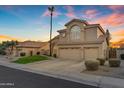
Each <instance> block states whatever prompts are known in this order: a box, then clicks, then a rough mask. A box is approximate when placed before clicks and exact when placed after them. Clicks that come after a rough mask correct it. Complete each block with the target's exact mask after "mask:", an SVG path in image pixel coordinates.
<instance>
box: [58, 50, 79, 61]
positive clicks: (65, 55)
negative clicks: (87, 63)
mask: <svg viewBox="0 0 124 93" xmlns="http://www.w3.org/2000/svg"><path fill="white" fill-rule="evenodd" d="M59 58H62V59H69V60H80V59H81V51H80V48H60V49H59Z"/></svg>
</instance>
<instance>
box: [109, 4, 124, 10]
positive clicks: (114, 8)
mask: <svg viewBox="0 0 124 93" xmlns="http://www.w3.org/2000/svg"><path fill="white" fill-rule="evenodd" d="M108 8H110V9H111V10H114V11H117V10H120V9H124V6H123V5H109V6H108Z"/></svg>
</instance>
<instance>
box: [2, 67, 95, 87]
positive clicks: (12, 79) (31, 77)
mask: <svg viewBox="0 0 124 93" xmlns="http://www.w3.org/2000/svg"><path fill="white" fill-rule="evenodd" d="M0 87H1V88H8V87H10V88H92V87H94V86H89V85H85V84H79V83H76V82H72V81H67V80H62V79H57V78H53V77H49V76H44V75H39V74H35V73H31V72H25V71H21V70H17V69H13V68H8V67H5V66H0Z"/></svg>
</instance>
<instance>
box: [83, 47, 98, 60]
mask: <svg viewBox="0 0 124 93" xmlns="http://www.w3.org/2000/svg"><path fill="white" fill-rule="evenodd" d="M84 57H85V60H96V59H97V58H98V48H89V47H88V48H84Z"/></svg>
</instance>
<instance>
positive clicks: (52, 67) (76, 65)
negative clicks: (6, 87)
mask: <svg viewBox="0 0 124 93" xmlns="http://www.w3.org/2000/svg"><path fill="white" fill-rule="evenodd" d="M26 66H27V67H29V68H33V69H36V70H44V71H51V72H61V73H63V72H65V73H66V72H68V73H80V72H82V71H83V69H84V65H83V62H77V61H72V60H61V59H52V60H47V61H42V62H36V63H31V64H26Z"/></svg>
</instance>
